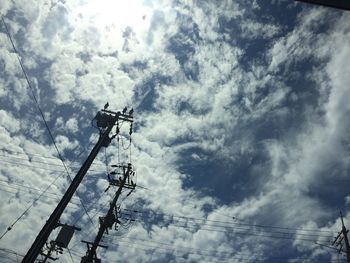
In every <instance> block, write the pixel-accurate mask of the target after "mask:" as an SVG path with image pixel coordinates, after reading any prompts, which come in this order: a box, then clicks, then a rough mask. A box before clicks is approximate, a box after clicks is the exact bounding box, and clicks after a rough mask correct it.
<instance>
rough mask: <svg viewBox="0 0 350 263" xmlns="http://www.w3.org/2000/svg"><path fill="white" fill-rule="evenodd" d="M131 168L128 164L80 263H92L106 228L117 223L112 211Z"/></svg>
mask: <svg viewBox="0 0 350 263" xmlns="http://www.w3.org/2000/svg"><path fill="white" fill-rule="evenodd" d="M131 170H132V167H131V163H128V167H127V171H126V172H125V171H124V174H123V178H122V180H121V183H120V186H119V188H118V190H117V192H116V193H115V196H114V198H113V201H112V202H111V203H110V205H109V210H108V212H107V214H106V216H105V217H104V218H102V219H101V220H100V227H99V230H98V233H97V236H96V238H95V241H94V243H93V245H92V247H91V248H90V249H89V251H88V253H87V256H85V257H83V258H82V260H81V263H93V262H94V256H95V255H96V249H97V247H98V246H99V244H100V242H101V239H102V237H103V234H104V232H105V231H106V230H107V228H111V227H112V226H113V224H114V223H116V222H117V220H118V218H116V217H115V215H114V211H115V207H116V204H117V201H118V198H119V196H120V194H121V192H122V190H123V187H124V185H125V182H126V179H127V178H128V177H129V176H130V173H131Z"/></svg>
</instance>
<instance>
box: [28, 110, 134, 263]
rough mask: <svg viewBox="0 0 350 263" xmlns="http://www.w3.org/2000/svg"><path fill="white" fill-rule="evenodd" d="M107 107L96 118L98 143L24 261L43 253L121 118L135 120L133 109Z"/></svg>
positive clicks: (108, 142) (112, 137)
mask: <svg viewBox="0 0 350 263" xmlns="http://www.w3.org/2000/svg"><path fill="white" fill-rule="evenodd" d="M107 108H108V103H107V104H106V105H105V107H104V109H103V110H101V111H99V112H98V113H97V115H96V116H95V118H94V120H95V121H96V126H97V128H98V129H99V131H100V137H99V140H98V141H97V143H96V145H95V146H94V148H93V149H92V150H91V152H90V154H89V156H88V157H87V159H86V161H85V162H84V164H83V165H82V167H81V168H80V169H79V171H78V173H77V174H76V176H75V177H74V179H73V180H72V182H71V184H70V186H69V187H68V189H67V191H66V193H65V194H64V196H63V197H62V199H61V201H60V202H59V203H58V205H57V207H56V208H55V210H54V211H53V212H52V214H51V215H50V217H49V219H48V220H47V221H46V223H45V225H44V226H43V228H42V229H41V231H40V232H39V234H38V235H37V237H36V239H35V241H34V242H33V244H32V246H31V247H30V249H29V250H28V252H27V254H26V255H25V256H24V258H23V260H22V263H32V262H34V261H35V260H36V259H37V257H38V255H39V254H40V253H41V251H42V249H43V247H44V245H45V244H46V242H47V240H48V238H49V236H50V234H51V232H52V230H53V229H55V228H56V227H57V226H59V219H60V217H61V215H62V213H63V211H64V209H65V208H66V206H67V205H68V203H69V202H70V200H71V198H72V196H73V195H74V193H75V191H76V190H77V188H78V186H79V184H80V183H81V181H82V180H83V178H84V176H85V174H86V173H87V171H88V170H89V168H90V166H91V164H92V162H93V161H94V159H95V158H96V156H97V154H98V152H99V151H100V149H101V148H102V147H103V146H104V147H108V145H109V144H110V142H111V141H112V139H114V138H115V137H116V136H117V135H118V133H119V126H118V123H119V120H121V121H127V122H131V123H132V122H133V116H132V110H131V111H130V112H129V113H126V108H124V110H123V111H122V112H120V111H118V112H113V111H109V110H107ZM116 124H117V130H116V133H115V134H114V135H113V136H111V137H109V134H110V132H111V131H112V129H113V127H114V126H115V125H116Z"/></svg>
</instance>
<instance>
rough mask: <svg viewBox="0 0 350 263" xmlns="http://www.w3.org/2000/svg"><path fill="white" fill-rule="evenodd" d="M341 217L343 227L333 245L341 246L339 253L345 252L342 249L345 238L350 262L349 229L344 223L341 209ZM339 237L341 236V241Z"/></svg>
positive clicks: (346, 251) (349, 261)
mask: <svg viewBox="0 0 350 263" xmlns="http://www.w3.org/2000/svg"><path fill="white" fill-rule="evenodd" d="M340 219H341V224H342V228H341V231H340V232H339V234H338V236H337V237H336V238H335V240H334V241H333V244H332V245H336V246H340V249H339V253H340V252H344V251H343V250H342V240H344V244H345V253H346V260H347V262H348V263H350V245H349V238H348V232H349V230H347V229H346V227H345V225H344V220H343V214H342V213H341V211H340ZM341 236H342V237H341ZM339 237H340V240H339V242H337V240H338V239H339Z"/></svg>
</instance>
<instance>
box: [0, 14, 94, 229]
mask: <svg viewBox="0 0 350 263" xmlns="http://www.w3.org/2000/svg"><path fill="white" fill-rule="evenodd" d="M1 18H2V22H3V24H4V26H5V30H6V33H7V37H8V38H9V40H10V42H11V44H12V48H13V50H14V52H15V53H16V56H17V59H18V62H19V64H20V67H21V69H22V72H23V75H24V77H25V79H26V81H27V84H28V88H29V90H30V92H31V94H32V97H33V99H34V102H35V104H36V106H37V108H38V110H39V113H40V116H41V118H42V120H43V122H44V124H45V127H46V130H47V132H48V134H49V137H50V139H51V141H52V143H53V145H54V147H55V149H56V152H57V155H58V158H59V159H60V160H61V162H62V165H63V167H64V170H65V171H66V173H67V176H68V178H69V180H70V182H72V178H71V176H70V173H69V171H68V168H67V166H66V164H65V162H64V160H63V156H62V155H61V152H60V150H59V149H58V147H57V144H56V141H55V139H54V137H53V135H52V132H51V130H50V127H49V125H48V123H47V121H46V119H45V116H44V113H43V111H42V109H41V107H40V105H39V102H38V100H37V98H36V96H35V92H34V89H33V87H32V85H31V84H30V81H29V78H28V75H27V72H26V71H25V69H24V66H23V63H22V60H21V58H20V57H19V53H18V51H17V49H16V46H15V44H14V42H13V40H12V37H11V34H10V31H9V29H8V28H7V25H6V23H5V20H4V17H3V16H2V17H1ZM77 196H78V197H79V195H78V194H77ZM79 199H80V202H81V205H82V207H83V208H84V210H85V213H86V214H87V216H88V217H89V218H90V216H89V214H88V213H87V210H86V207H85V205H84V203H83V201H82V200H81V198H80V197H79ZM90 221H91V224H93V222H92V220H91V218H90Z"/></svg>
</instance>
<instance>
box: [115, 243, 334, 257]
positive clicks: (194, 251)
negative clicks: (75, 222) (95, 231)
mask: <svg viewBox="0 0 350 263" xmlns="http://www.w3.org/2000/svg"><path fill="white" fill-rule="evenodd" d="M123 239H124V238H123ZM123 239H120V240H118V242H122V243H127V244H132V245H133V246H134V245H137V246H143V247H137V249H142V250H145V251H149V250H150V249H154V251H155V252H157V253H160V254H169V252H172V253H176V252H180V253H183V254H194V255H200V256H203V257H206V258H215V259H222V260H225V261H224V262H229V260H230V259H236V260H240V261H266V260H267V259H268V260H269V262H271V261H277V262H281V260H285V262H290V260H303V262H305V261H307V262H322V261H320V260H316V259H309V258H306V257H297V258H283V257H268V258H265V259H261V258H256V256H255V257H252V258H247V257H240V256H234V252H232V254H233V255H232V254H228V253H227V256H224V255H221V256H220V252H219V253H218V254H215V255H208V254H204V253H201V252H202V251H205V250H203V249H194V248H189V247H184V246H181V247H182V248H186V249H187V250H184V249H178V248H173V245H170V244H169V245H168V244H164V245H166V246H168V247H164V246H163V247H162V246H159V244H161V243H162V242H152V241H149V240H148V241H147V242H148V243H157V245H156V246H153V245H149V244H142V243H137V242H135V240H138V241H140V240H139V239H137V238H133V239H132V240H133V241H127V240H123ZM110 244H113V245H116V246H128V245H125V244H119V243H118V244H116V243H113V242H110ZM133 246H128V247H133ZM145 247H147V248H149V249H146V248H145ZM169 247H172V248H169ZM158 249H161V250H165V251H168V252H159V251H157V250H158ZM212 252H215V253H216V252H217V251H212ZM224 253H225V252H224ZM211 262H218V261H211ZM282 262H283V261H282ZM324 262H336V260H327V261H324Z"/></svg>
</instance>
